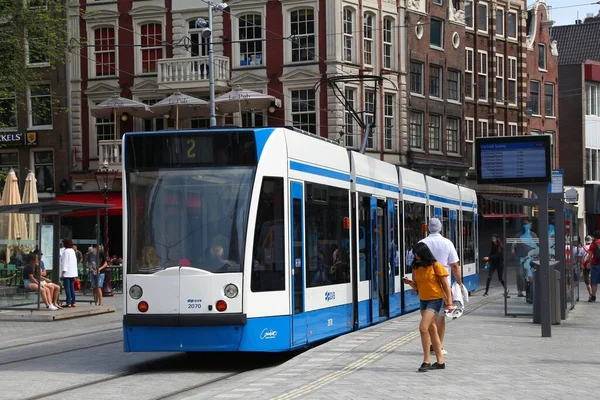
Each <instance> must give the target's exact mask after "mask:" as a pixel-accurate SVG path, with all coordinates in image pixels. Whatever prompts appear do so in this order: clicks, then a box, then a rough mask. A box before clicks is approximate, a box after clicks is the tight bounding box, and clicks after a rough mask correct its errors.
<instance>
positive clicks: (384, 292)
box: [369, 197, 389, 322]
mask: <svg viewBox="0 0 600 400" xmlns="http://www.w3.org/2000/svg"><path fill="white" fill-rule="evenodd" d="M386 209H387V205H386V204H385V201H384V200H379V199H377V198H375V197H371V209H370V216H371V218H370V221H369V223H370V227H371V235H370V236H371V288H372V289H371V315H372V316H373V322H378V321H381V320H383V319H385V318H387V316H388V310H389V286H388V285H389V284H388V278H387V277H388V268H387V262H386V249H387V241H386V234H385V231H386V221H385V220H386V215H387V213H386V212H384V210H386Z"/></svg>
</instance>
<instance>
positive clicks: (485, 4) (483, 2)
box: [477, 1, 490, 33]
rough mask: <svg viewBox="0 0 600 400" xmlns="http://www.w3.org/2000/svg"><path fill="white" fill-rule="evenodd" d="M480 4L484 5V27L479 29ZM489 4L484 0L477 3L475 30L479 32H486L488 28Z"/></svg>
mask: <svg viewBox="0 0 600 400" xmlns="http://www.w3.org/2000/svg"><path fill="white" fill-rule="evenodd" d="M480 6H484V7H485V29H480V28H479V17H480V15H479V7H480ZM489 15H490V6H489V5H488V3H486V2H485V1H480V2H478V3H477V32H479V33H488V32H489V30H490V27H489V25H490V18H489Z"/></svg>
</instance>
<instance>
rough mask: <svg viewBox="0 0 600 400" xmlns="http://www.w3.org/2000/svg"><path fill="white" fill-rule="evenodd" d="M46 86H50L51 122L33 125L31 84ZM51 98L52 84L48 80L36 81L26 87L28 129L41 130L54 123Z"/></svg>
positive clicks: (48, 127)
mask: <svg viewBox="0 0 600 400" xmlns="http://www.w3.org/2000/svg"><path fill="white" fill-rule="evenodd" d="M42 85H45V86H48V87H49V88H50V118H51V120H52V122H51V123H50V124H49V125H33V112H32V111H33V110H32V108H33V107H32V104H31V86H42ZM52 98H53V91H52V85H51V84H50V82H37V83H32V84H31V85H30V87H28V88H27V119H28V122H27V126H28V127H29V129H37V130H43V129H52V126H53V124H54V113H53V108H54V107H53V105H52Z"/></svg>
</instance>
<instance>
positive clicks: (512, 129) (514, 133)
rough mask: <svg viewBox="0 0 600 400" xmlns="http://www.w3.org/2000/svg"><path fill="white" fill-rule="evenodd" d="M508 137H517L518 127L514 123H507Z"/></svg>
mask: <svg viewBox="0 0 600 400" xmlns="http://www.w3.org/2000/svg"><path fill="white" fill-rule="evenodd" d="M507 135H508V136H519V125H518V124H517V123H516V122H509V123H508V132H507Z"/></svg>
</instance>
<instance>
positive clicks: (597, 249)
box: [592, 240, 600, 265]
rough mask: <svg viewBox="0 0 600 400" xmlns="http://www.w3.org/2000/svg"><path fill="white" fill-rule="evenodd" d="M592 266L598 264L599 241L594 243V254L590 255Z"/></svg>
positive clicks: (599, 260)
mask: <svg viewBox="0 0 600 400" xmlns="http://www.w3.org/2000/svg"><path fill="white" fill-rule="evenodd" d="M592 256H593V258H592V264H593V265H598V264H600V240H596V241H594V252H593V253H592Z"/></svg>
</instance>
